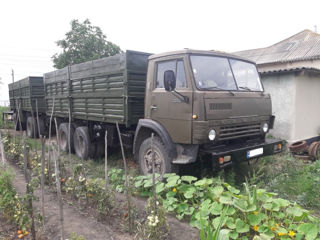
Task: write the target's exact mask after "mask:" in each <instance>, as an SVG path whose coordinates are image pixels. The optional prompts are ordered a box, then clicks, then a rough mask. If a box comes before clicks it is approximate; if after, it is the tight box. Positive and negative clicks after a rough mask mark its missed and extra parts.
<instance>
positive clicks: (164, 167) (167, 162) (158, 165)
mask: <svg viewBox="0 0 320 240" xmlns="http://www.w3.org/2000/svg"><path fill="white" fill-rule="evenodd" d="M153 150H154V161H155V172H156V173H159V174H160V175H163V174H165V173H171V172H175V170H176V169H175V166H174V165H173V164H172V163H171V158H170V157H169V155H168V150H167V149H166V148H165V145H164V144H163V142H162V141H161V139H160V138H159V137H154V138H153ZM139 169H140V172H141V174H143V175H148V174H151V173H152V149H151V137H149V138H147V139H146V140H144V141H143V142H142V144H141V146H140V150H139Z"/></svg>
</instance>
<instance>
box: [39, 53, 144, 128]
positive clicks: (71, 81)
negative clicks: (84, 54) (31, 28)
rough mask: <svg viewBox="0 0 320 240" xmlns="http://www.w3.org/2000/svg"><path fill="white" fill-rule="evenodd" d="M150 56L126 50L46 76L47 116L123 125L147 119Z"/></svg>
mask: <svg viewBox="0 0 320 240" xmlns="http://www.w3.org/2000/svg"><path fill="white" fill-rule="evenodd" d="M149 55H150V54H147V53H141V52H135V51H127V52H125V53H121V54H117V55H115V56H112V57H107V58H101V59H97V60H93V61H88V62H84V63H80V64H76V65H73V66H69V67H65V68H63V69H60V70H57V71H54V72H51V73H47V74H45V75H44V78H45V80H44V81H45V94H46V104H47V114H49V115H50V114H51V111H52V107H53V98H54V99H55V103H54V116H60V117H65V118H67V117H68V111H69V105H70V108H71V113H72V118H73V119H80V120H90V121H97V122H107V123H115V122H119V124H124V125H126V126H127V127H129V126H131V125H134V124H137V122H138V119H139V118H141V117H143V116H144V95H145V83H146V71H147V59H148V56H149Z"/></svg>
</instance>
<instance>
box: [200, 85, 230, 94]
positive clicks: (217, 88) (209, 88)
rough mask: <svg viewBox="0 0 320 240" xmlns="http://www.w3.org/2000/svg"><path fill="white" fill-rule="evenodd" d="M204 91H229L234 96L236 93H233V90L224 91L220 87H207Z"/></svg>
mask: <svg viewBox="0 0 320 240" xmlns="http://www.w3.org/2000/svg"><path fill="white" fill-rule="evenodd" d="M202 89H203V90H212V89H216V90H222V91H228V92H229V93H230V94H231V95H232V96H234V93H233V92H232V91H231V90H228V89H223V88H219V87H206V88H202Z"/></svg>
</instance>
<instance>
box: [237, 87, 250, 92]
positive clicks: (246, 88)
mask: <svg viewBox="0 0 320 240" xmlns="http://www.w3.org/2000/svg"><path fill="white" fill-rule="evenodd" d="M238 88H240V89H245V90H248V91H252V90H251V89H250V88H248V87H238Z"/></svg>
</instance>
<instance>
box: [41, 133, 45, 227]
mask: <svg viewBox="0 0 320 240" xmlns="http://www.w3.org/2000/svg"><path fill="white" fill-rule="evenodd" d="M40 139H41V153H42V154H41V214H42V224H43V230H44V231H45V229H44V226H45V222H44V220H45V212H44V168H45V141H46V138H45V137H43V136H40Z"/></svg>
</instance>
